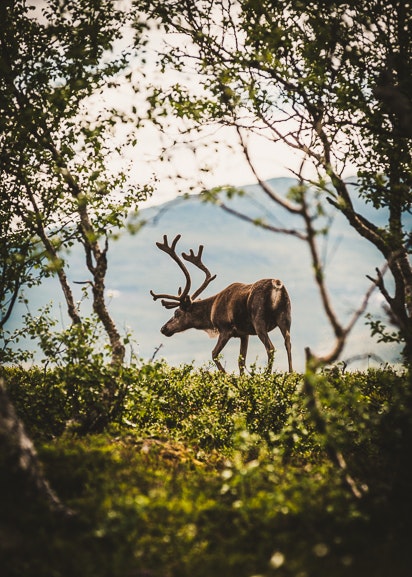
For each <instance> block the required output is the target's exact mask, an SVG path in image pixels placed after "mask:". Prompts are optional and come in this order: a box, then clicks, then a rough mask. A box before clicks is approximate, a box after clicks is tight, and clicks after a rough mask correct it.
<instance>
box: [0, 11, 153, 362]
mask: <svg viewBox="0 0 412 577" xmlns="http://www.w3.org/2000/svg"><path fill="white" fill-rule="evenodd" d="M129 8H130V7H129ZM131 21H133V22H134V12H133V10H131V9H129V10H128V9H127V7H126V6H119V4H118V3H116V2H112V1H100V0H96V1H95V0H80V1H79V2H71V1H69V2H67V1H63V0H47V1H46V2H44V3H42V5H41V6H37V9H36V6H33V5H32V4H31V3H30V2H26V1H25V0H16V1H6V2H2V3H1V7H0V26H1V38H2V40H1V47H0V146H1V155H0V175H1V176H0V182H1V185H0V200H1V202H0V234H1V237H0V240H1V245H2V249H1V252H0V257H1V269H2V277H3V279H2V280H3V282H2V288H1V292H0V297H1V302H0V306H1V308H2V322H1V327H2V326H3V324H4V323H5V322H6V320H7V319H8V318H9V316H10V314H11V311H12V308H13V305H14V302H15V301H16V298H17V297H18V295H19V293H20V290H21V287H22V286H24V285H26V286H30V285H32V284H34V283H38V282H41V279H42V278H43V277H44V276H49V275H56V276H57V277H58V279H59V282H60V285H61V288H62V291H63V295H64V298H65V300H66V304H67V311H68V315H69V317H70V319H71V321H72V322H73V323H79V322H81V316H80V312H79V311H78V310H77V307H76V304H75V302H74V298H73V294H72V288H71V285H70V283H69V281H68V275H67V262H66V260H67V258H66V257H67V252H68V251H69V250H70V248H71V247H72V246H73V245H74V244H75V243H76V244H80V246H81V247H83V249H84V251H83V252H84V266H83V268H79V270H78V273H77V274H79V275H80V279H79V280H81V281H82V280H84V276H85V275H86V278H88V277H90V276H91V278H92V279H93V283H92V287H93V291H92V292H93V306H94V311H95V313H96V314H97V316H98V318H99V321H100V322H101V323H102V325H103V326H104V329H105V330H106V332H107V336H108V339H109V341H110V344H111V346H112V349H113V356H114V360H121V359H122V354H123V353H124V351H123V348H122V345H121V343H120V336H119V334H118V332H117V329H116V327H115V325H114V323H113V321H112V319H111V317H110V315H109V312H108V310H107V307H106V302H105V294H104V279H105V274H106V270H107V252H108V248H109V242H108V240H109V238H110V239H112V238H113V237H115V235H116V234H118V232H119V230H120V229H122V228H124V226H125V223H126V221H127V219H128V218H129V215H130V214H131V213H135V212H136V211H137V209H138V204H139V202H140V201H142V200H144V199H146V198H147V195H148V194H149V193H150V192H151V187H149V186H136V185H135V183H133V182H131V181H130V179H129V178H128V175H127V172H128V171H127V167H125V166H124V163H123V166H122V165H121V164H119V162H120V159H121V157H122V154H123V151H124V148H125V146H126V145H127V146H132V145H133V143H134V142H135V141H136V135H135V134H134V127H135V120H136V119H135V118H132V117H131V116H130V115H129V114H128V113H127V110H122V109H121V108H117V107H112V106H110V104H109V102H110V95H111V93H114V92H115V91H117V90H119V89H120V87H121V84H122V82H124V78H123V77H124V75H125V70H126V68H127V67H128V65H129V61H130V58H131V57H132V56H133V55H135V50H134V49H131V48H130V47H128V48H126V47H125V49H124V50H119V48H117V47H116V46H117V44H116V43H119V41H120V40H121V39H122V36H123V33H124V30H125V28H126V26H127V25H128V24H129V25H130V23H131ZM136 31H141V26H140V25H139V24H138V22H137V21H136ZM103 95H104V96H103ZM137 124H138V122H137ZM126 126H127V129H126V128H125V127H126ZM119 128H121V129H122V130H123V135H125V136H123V138H120V137H119V136H118V133H119ZM116 164H117V166H122V168H120V169H118V170H117V167H116Z"/></svg>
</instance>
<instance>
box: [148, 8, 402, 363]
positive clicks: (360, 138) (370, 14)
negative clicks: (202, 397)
mask: <svg viewBox="0 0 412 577" xmlns="http://www.w3.org/2000/svg"><path fill="white" fill-rule="evenodd" d="M138 4H139V5H140V6H142V5H143V6H144V8H145V9H146V10H148V11H149V12H150V13H151V14H152V15H153V16H155V17H156V18H160V20H161V22H162V23H163V25H164V27H165V31H166V33H167V32H170V33H172V32H173V33H174V35H176V33H177V34H178V35H180V36H179V38H180V37H181V38H182V40H181V41H178V42H174V43H173V47H172V48H170V47H169V49H168V48H167V47H166V49H165V50H163V53H162V57H161V64H162V66H163V68H164V69H166V67H170V66H174V67H175V68H177V69H179V70H182V69H191V70H192V71H195V72H196V74H197V75H198V77H197V78H198V79H199V83H200V85H201V87H202V91H199V90H196V92H195V91H194V90H193V89H191V87H190V86H188V85H187V86H185V85H184V84H183V83H179V84H175V85H174V86H172V87H171V88H170V89H169V90H168V91H167V92H166V94H165V93H164V92H162V91H160V92H156V91H155V94H156V95H157V96H158V99H157V104H158V105H160V104H163V106H164V107H169V110H172V111H173V113H174V114H175V115H177V116H179V117H185V118H187V119H190V120H191V121H192V126H193V129H194V130H197V129H198V128H199V127H200V126H203V125H204V124H206V123H210V122H217V123H220V124H221V125H226V126H232V127H234V128H235V129H236V130H237V132H238V134H239V138H240V142H241V145H242V147H243V150H244V153H245V156H246V159H247V161H248V162H249V163H250V165H251V167H252V170H254V171H255V174H256V176H257V178H258V180H259V181H260V183H261V185H262V187H263V189H264V190H265V192H266V193H267V194H268V195H269V196H271V198H272V199H273V200H274V201H275V202H276V203H278V204H279V205H281V206H283V207H284V208H286V209H287V210H290V211H292V212H295V213H298V214H301V215H302V217H303V219H304V222H305V227H306V231H307V240H308V241H309V244H310V245H311V253H312V260H313V265H314V268H315V273H316V278H317V281H318V283H319V285H320V288H321V291H323V300H324V305H325V309H326V312H327V314H328V317H329V319H330V321H331V324H332V326H333V327H334V330H335V335H336V337H337V340H338V341H339V340H341V336H342V333H344V332H345V328H344V327H342V326H341V324H340V323H339V322H338V321H337V319H336V316H335V315H334V313H333V310H332V308H331V307H330V306H329V305H330V303H329V301H328V297H327V294H326V289H325V285H324V283H323V271H322V265H321V262H320V259H319V258H318V254H317V249H316V236H317V235H318V233H319V230H317V229H316V217H317V216H318V214H319V210H324V209H325V207H327V206H328V204H329V205H333V207H335V208H336V209H337V210H339V211H340V212H341V213H342V214H343V215H344V216H345V217H346V219H347V220H348V222H349V223H350V225H351V226H352V227H353V228H354V229H355V230H356V231H357V233H358V234H359V235H360V236H361V237H363V238H364V239H366V240H367V241H369V242H371V243H373V244H374V245H375V246H376V247H377V248H378V250H379V251H380V252H381V254H382V256H383V258H384V262H385V263H386V264H385V266H384V267H382V268H381V269H380V270H377V271H376V273H375V274H374V278H373V282H374V283H375V284H376V285H377V286H378V287H379V289H380V291H381V293H382V294H383V296H384V299H385V301H386V305H387V309H388V311H389V315H390V320H391V322H393V323H394V324H395V325H396V326H397V327H398V329H399V332H400V335H401V339H402V340H403V341H404V342H405V344H406V348H405V354H406V357H407V358H408V359H409V360H410V359H411V354H412V353H411V351H412V348H411V347H412V342H411V335H412V324H411V323H412V269H411V264H410V259H409V254H410V246H411V237H410V231H409V230H408V227H407V226H406V225H405V216H406V215H408V214H410V211H411V203H412V189H411V185H412V179H411V137H412V101H411V98H410V94H411V83H412V78H411V73H410V70H411V59H412V24H411V19H410V6H409V4H408V3H405V2H401V1H396V0H394V1H389V2H382V1H381V0H372V1H371V2H369V1H368V2H365V1H362V2H357V3H356V4H353V5H352V3H348V2H342V1H335V2H324V1H321V0H320V1H310V2H301V1H297V0H285V1H282V2H274V1H270V0H264V1H263V2H256V1H255V0H243V1H237V2H229V1H227V0H202V1H200V2H196V3H195V4H194V3H193V2H189V1H187V2H180V1H179V2H177V1H175V0H167V1H166V2H163V1H162V2H160V1H159V2H157V1H155V2H150V3H149V2H138ZM166 41H167V34H166ZM251 132H255V133H258V134H262V135H263V136H264V137H265V138H268V139H269V140H271V141H272V142H276V141H282V142H284V143H286V144H287V145H288V146H289V147H290V149H291V150H296V151H298V152H299V154H300V155H301V161H302V164H301V166H300V168H299V169H296V168H294V173H295V174H296V176H297V178H298V179H299V180H300V182H301V186H300V187H298V188H296V189H294V190H293V191H291V193H290V194H289V197H281V196H280V195H278V194H277V193H276V191H274V190H273V189H270V187H269V186H268V185H267V183H265V182H263V181H262V179H261V178H259V175H258V174H257V172H256V169H255V167H254V162H253V154H252V153H251V151H250V150H249V148H248V145H247V140H246V137H245V135H247V134H248V133H251ZM308 165H310V166H311V167H312V169H314V171H315V174H316V177H313V170H312V172H308V171H307V170H306V168H307V166H308ZM348 168H351V169H352V170H353V171H354V172H355V173H356V182H355V186H354V188H352V189H350V187H349V186H348V181H347V179H345V174H346V173H347V170H348ZM345 171H346V173H345ZM308 175H310V176H308ZM308 187H310V189H311V190H312V191H315V198H316V202H315V204H314V203H313V196H312V197H311V194H312V195H313V192H312V193H310V192H309V188H308ZM311 198H312V200H310V199H311ZM358 198H359V199H362V200H363V201H365V202H366V203H369V204H371V205H373V207H374V208H376V209H381V210H384V211H385V212H386V214H387V222H386V225H385V226H384V227H382V226H379V225H378V224H377V223H375V222H374V221H373V219H370V218H367V217H366V216H365V215H364V214H363V213H362V209H361V208H359V206H360V204H359V202H357V199H358ZM310 205H312V206H310ZM321 207H323V208H321ZM386 269H389V270H390V273H391V275H392V277H393V281H394V285H395V288H394V291H393V293H392V292H391V290H389V288H388V286H389V285H388V284H387V281H386V280H384V272H385V271H386ZM371 274H373V273H372V271H371ZM374 329H375V330H379V329H378V327H377V326H376V324H375V325H374ZM382 338H385V337H382ZM386 338H388V337H387V336H386ZM338 348H339V347H338Z"/></svg>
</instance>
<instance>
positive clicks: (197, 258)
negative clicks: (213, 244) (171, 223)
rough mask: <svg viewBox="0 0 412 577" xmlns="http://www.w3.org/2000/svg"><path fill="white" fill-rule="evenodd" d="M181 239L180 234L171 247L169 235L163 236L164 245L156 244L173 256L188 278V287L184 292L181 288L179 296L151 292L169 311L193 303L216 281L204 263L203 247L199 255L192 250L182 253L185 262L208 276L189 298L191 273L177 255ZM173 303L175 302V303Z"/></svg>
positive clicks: (201, 246)
mask: <svg viewBox="0 0 412 577" xmlns="http://www.w3.org/2000/svg"><path fill="white" fill-rule="evenodd" d="M180 237H181V235H180V234H178V235H177V236H176V237H175V238H174V239H173V241H172V243H171V244H170V245H169V243H168V240H167V235H164V236H163V243H161V242H157V243H156V246H157V247H158V248H159V249H160V250H162V251H163V252H165V253H166V254H168V255H169V256H171V257H172V259H173V260H174V261H175V262H177V264H178V265H179V267H180V268H181V270H182V271H183V273H184V275H185V277H186V286H185V288H184V289H183V291H182V289H181V288H179V291H178V294H177V295H170V294H157V293H154V292H153V291H152V290H151V291H150V294H151V295H152V297H153V300H157V299H162V301H161V303H162V305H163V306H164V307H166V308H167V309H172V308H174V307H178V306H179V305H181V304H182V303H184V302H185V301H187V302H188V303H190V302H191V301H193V300H195V299H196V298H197V297H198V296H199V295H200V293H202V292H203V291H204V290H205V288H206V287H207V286H208V284H209V283H211V282H212V280H214V279H215V278H216V275H213V276H212V275H211V274H210V271H209V269H208V268H207V267H206V266H205V265H204V264H203V263H202V253H203V245H200V246H199V250H198V253H197V254H195V253H194V252H193V250H192V249H190V252H189V254H186V253H182V256H183V258H184V259H185V260H187V261H188V262H190V263H192V264H194V265H195V266H197V267H198V268H199V269H200V270H202V271H203V272H204V273H205V275H206V278H205V280H204V281H203V283H202V284H201V285H200V287H199V288H198V289H197V290H196V291H195V292H194V293H193V295H192V296H189V291H190V286H191V278H190V274H189V271H188V270H187V268H186V266H185V265H184V263H183V262H182V260H181V258H180V257H179V256H178V255H177V254H176V244H177V242H178V240H179V239H180ZM166 299H167V300H166ZM170 301H172V302H170ZM173 301H175V302H173Z"/></svg>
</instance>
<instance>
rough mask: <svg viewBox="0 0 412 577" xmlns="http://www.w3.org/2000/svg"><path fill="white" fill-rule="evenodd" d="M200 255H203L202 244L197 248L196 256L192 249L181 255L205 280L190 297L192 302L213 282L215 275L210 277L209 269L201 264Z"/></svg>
mask: <svg viewBox="0 0 412 577" xmlns="http://www.w3.org/2000/svg"><path fill="white" fill-rule="evenodd" d="M202 253H203V245H202V244H201V245H200V246H199V251H198V253H197V255H195V253H194V252H193V250H192V249H190V252H189V254H186V253H182V256H183V258H184V259H185V260H187V261H188V262H191V263H192V264H194V265H195V266H197V268H200V270H202V271H203V272H204V273H205V275H206V278H205V280H204V281H203V283H202V284H201V285H200V287H199V288H198V289H197V290H196V291H195V292H194V293H193V294H192V296H191V297H190V298H191V300H192V301H194V300H195V299H196V298H197V297H198V296H199V295H200V294H201V293H202V292H203V291H204V290H205V288H206V287H207V286H208V285H209V283H211V282H212V280H215V278H216V275H213V276H212V275H211V273H210V271H209V269H208V268H207V267H206V266H205V265H204V264H203V263H202Z"/></svg>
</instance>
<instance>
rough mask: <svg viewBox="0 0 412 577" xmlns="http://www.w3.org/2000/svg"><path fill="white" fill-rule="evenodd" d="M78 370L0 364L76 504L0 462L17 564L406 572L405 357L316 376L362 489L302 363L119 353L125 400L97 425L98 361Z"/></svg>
mask: <svg viewBox="0 0 412 577" xmlns="http://www.w3.org/2000/svg"><path fill="white" fill-rule="evenodd" d="M78 370H79V371H80V369H78ZM75 375H76V371H71V372H70V379H68V377H67V373H62V372H61V371H47V372H44V371H43V370H40V369H31V370H21V369H8V370H5V371H4V375H3V376H4V379H5V381H6V383H7V387H8V392H9V395H10V397H11V399H12V400H13V402H14V404H15V407H16V409H17V411H18V413H19V415H20V416H21V418H22V419H23V421H24V423H25V426H26V430H27V432H28V433H29V435H30V436H31V438H32V439H33V441H34V443H35V446H36V449H37V451H38V454H39V457H40V460H41V462H42V465H43V469H44V472H45V475H46V477H47V479H48V480H49V482H50V484H51V486H52V487H53V489H54V490H55V492H56V493H57V494H58V496H59V498H60V499H61V501H62V502H63V503H64V504H65V505H66V506H67V507H70V509H71V510H72V511H73V512H74V515H73V516H72V517H70V518H66V517H64V516H61V517H60V516H56V515H55V514H51V513H50V512H49V511H48V510H47V507H46V506H45V505H44V504H42V503H41V502H40V503H39V502H37V501H36V500H35V499H32V498H31V496H30V495H29V494H28V493H27V491H26V490H25V487H24V483H23V482H22V481H21V480H19V479H18V478H16V476H15V475H11V474H10V471H8V470H7V468H6V466H5V463H3V462H0V466H1V472H0V473H1V495H2V503H1V505H0V508H1V511H0V561H1V565H0V566H1V567H2V568H3V570H4V571H5V573H4V575H7V577H17V576H19V577H20V576H21V577H31V575H33V576H34V575H36V576H42V577H66V575H67V576H68V577H69V576H70V577H74V576H79V577H80V576H81V577H106V576H107V577H128V576H130V577H137V576H142V577H143V576H145V577H151V576H153V577H186V576H187V577H189V576H190V577H193V576H196V577H212V576H217V577H220V576H221V577H231V576H233V577H243V576H244V577H252V576H257V575H259V576H272V575H279V576H281V577H283V576H284V577H288V576H296V577H305V576H307V577H309V576H314V577H315V576H316V577H322V576H325V577H326V576H327V577H331V576H340V575H342V576H344V575H348V576H351V577H353V576H358V575H359V576H362V577H363V576H365V575H371V576H372V575H373V577H380V576H382V577H384V576H385V577H386V576H387V575H391V576H392V577H403V575H405V577H406V575H409V574H410V567H411V566H412V554H411V551H410V547H409V531H410V529H411V525H412V524H411V513H412V511H411V503H412V498H411V491H410V489H411V479H412V477H411V474H410V473H409V466H408V465H409V459H410V457H409V456H408V454H407V451H406V449H407V447H409V449H410V444H409V441H410V439H411V430H412V426H411V421H412V419H411V410H410V402H409V400H410V382H409V377H408V375H407V374H406V373H402V374H399V373H397V372H395V371H394V370H392V369H385V370H379V371H376V370H373V371H372V370H370V371H368V372H365V373H347V374H346V373H345V374H342V373H341V371H340V370H339V369H338V368H336V369H333V370H332V371H328V372H325V373H324V374H323V375H321V376H320V377H319V378H318V379H317V391H316V392H317V395H318V400H319V403H320V406H321V408H322V411H323V415H324V417H325V419H326V422H327V426H328V431H327V434H328V435H329V436H331V437H332V438H333V441H334V443H335V444H336V446H337V447H338V448H339V450H340V451H341V452H342V454H343V455H344V456H345V459H346V461H347V464H348V468H349V470H350V472H351V475H352V476H353V478H354V479H355V480H356V482H357V483H358V484H359V487H361V488H362V490H363V494H364V496H363V497H362V498H361V499H356V498H355V497H354V496H353V495H352V494H351V493H350V492H349V491H348V489H347V487H346V486H345V483H344V482H343V480H342V475H341V473H340V471H339V470H338V469H337V468H336V467H335V466H334V465H333V464H332V463H331V462H330V460H329V458H328V456H327V452H326V451H325V435H324V434H320V433H319V432H318V431H317V430H316V429H315V427H314V424H313V423H312V421H311V418H310V414H309V413H308V409H307V406H306V399H305V398H304V396H303V394H302V387H301V382H302V375H298V374H293V375H284V374H280V373H279V374H274V375H271V376H268V375H265V374H264V373H258V372H256V373H255V374H252V375H249V376H245V377H241V378H240V377H236V376H234V375H221V374H218V373H216V372H210V371H209V370H207V369H206V368H204V369H194V368H193V367H191V366H184V367H180V368H170V367H168V366H167V365H166V364H164V363H155V364H149V365H143V366H141V367H139V368H128V369H124V370H123V372H122V373H121V374H120V375H119V376H118V378H119V379H120V381H121V382H120V381H119V383H118V389H119V390H121V391H122V395H121V409H120V410H119V411H118V412H117V415H116V417H115V418H113V419H112V420H111V422H110V423H109V424H107V425H106V426H105V427H104V429H103V430H101V431H100V432H96V431H94V432H84V427H81V426H78V425H79V423H80V422H81V421H82V418H83V417H84V415H86V416H87V413H88V411H90V410H92V409H91V403H92V400H93V399H97V398H99V395H98V394H97V393H98V389H99V378H98V375H95V380H94V381H92V380H91V381H90V382H89V383H87V380H85V379H84V376H83V377H82V378H79V380H78V382H77V384H76V379H75ZM102 381H104V378H103V377H102ZM85 387H86V389H85ZM91 391H92V392H91ZM82 399H83V400H82ZM119 406H120V405H119ZM95 408H96V407H94V409H95Z"/></svg>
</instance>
